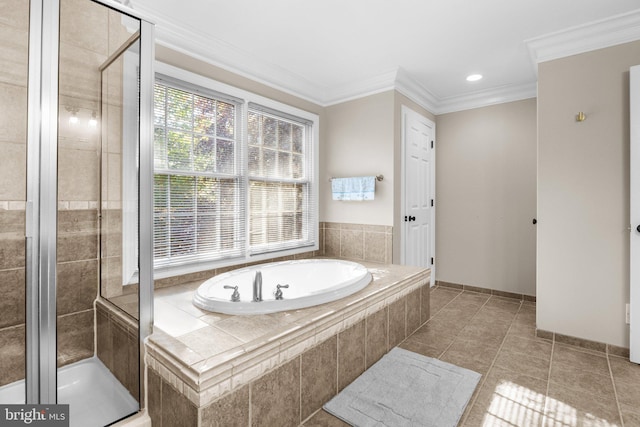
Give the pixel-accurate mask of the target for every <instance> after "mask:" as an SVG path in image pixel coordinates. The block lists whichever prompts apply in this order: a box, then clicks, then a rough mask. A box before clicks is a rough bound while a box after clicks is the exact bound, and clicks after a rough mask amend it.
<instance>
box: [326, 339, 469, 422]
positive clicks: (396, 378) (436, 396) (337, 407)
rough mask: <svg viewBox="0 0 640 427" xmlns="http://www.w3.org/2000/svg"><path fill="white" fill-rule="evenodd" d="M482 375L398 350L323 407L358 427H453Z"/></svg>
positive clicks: (395, 349) (390, 353)
mask: <svg viewBox="0 0 640 427" xmlns="http://www.w3.org/2000/svg"><path fill="white" fill-rule="evenodd" d="M480 378H481V375H480V374H479V373H477V372H474V371H470V370H468V369H464V368H460V367H458V366H455V365H451V364H449V363H445V362H442V361H440V360H437V359H433V358H431V357H426V356H422V355H420V354H417V353H414V352H412V351H408V350H404V349H401V348H394V349H393V350H391V351H390V352H389V353H387V354H386V355H385V356H384V357H383V358H382V359H380V360H379V361H378V362H377V363H376V364H374V365H373V366H372V367H370V368H369V369H367V370H366V371H365V372H364V373H363V374H362V375H360V376H359V377H358V378H357V379H356V380H355V381H354V382H352V383H351V384H349V385H348V386H347V387H346V388H345V389H344V390H342V391H341V392H340V393H339V394H338V395H337V396H335V397H334V398H333V399H331V400H330V401H329V402H327V403H326V404H325V405H324V409H325V410H326V411H327V412H329V413H331V414H333V415H335V416H336V417H338V418H340V419H341V420H343V421H345V422H347V423H349V424H351V425H353V426H357V427H367V426H393V427H396V426H398V427H400V426H424V427H449V426H451V427H455V426H456V425H458V421H459V420H460V417H461V416H462V414H463V412H464V409H465V407H466V406H467V404H468V403H469V399H471V396H472V394H473V391H474V390H475V388H476V386H477V385H478V382H479V381H480Z"/></svg>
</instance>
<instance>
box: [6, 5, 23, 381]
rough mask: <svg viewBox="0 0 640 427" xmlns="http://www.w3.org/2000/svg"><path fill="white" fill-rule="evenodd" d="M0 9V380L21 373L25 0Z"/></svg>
mask: <svg viewBox="0 0 640 427" xmlns="http://www.w3.org/2000/svg"><path fill="white" fill-rule="evenodd" d="M2 10H3V11H2V13H0V111H1V112H2V114H0V153H2V154H1V155H0V295H2V298H0V343H2V353H0V386H2V385H4V384H8V383H11V382H13V381H16V380H19V379H21V378H23V377H24V370H25V366H24V348H25V339H24V334H25V326H24V322H25V294H24V291H25V270H24V267H25V200H26V172H25V171H26V163H27V160H26V159H27V156H26V146H27V144H26V143H27V72H28V66H27V64H28V53H27V46H28V41H29V34H28V31H29V2H27V1H24V0H11V1H3V2H2Z"/></svg>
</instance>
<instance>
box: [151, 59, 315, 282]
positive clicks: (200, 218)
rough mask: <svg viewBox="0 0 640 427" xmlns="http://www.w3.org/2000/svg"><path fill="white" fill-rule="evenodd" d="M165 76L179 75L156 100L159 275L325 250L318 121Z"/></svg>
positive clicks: (162, 85)
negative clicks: (321, 235) (320, 245)
mask: <svg viewBox="0 0 640 427" xmlns="http://www.w3.org/2000/svg"><path fill="white" fill-rule="evenodd" d="M160 68H161V69H163V70H167V71H170V72H171V74H170V75H171V76H173V77H169V76H167V75H165V74H164V73H165V71H161V72H162V73H163V74H162V75H157V76H156V86H155V100H154V101H155V107H154V108H155V135H154V144H155V145H154V149H155V153H154V161H155V166H154V169H155V176H154V205H155V206H154V256H155V260H154V261H155V267H156V268H158V269H159V270H158V271H159V272H160V275H161V276H165V275H171V274H181V272H188V271H198V270H202V269H203V268H211V267H212V266H214V265H215V266H220V265H231V264H237V263H241V262H246V261H252V260H258V259H267V258H270V257H273V256H278V255H288V254H293V253H299V252H303V251H308V250H312V249H313V248H314V247H316V248H317V245H318V242H317V236H318V206H317V198H318V195H317V187H318V185H317V170H316V168H317V167H316V164H317V135H318V130H317V120H318V119H317V116H316V115H314V114H311V113H307V112H304V111H301V110H297V109H295V108H293V107H289V106H286V105H284V104H280V103H278V102H275V101H272V100H269V99H267V98H263V97H260V96H258V95H254V94H251V93H249V92H246V91H242V90H239V89H237V88H233V87H230V86H226V85H223V84H221V83H218V82H213V81H211V80H208V79H206V78H203V77H201V76H197V75H193V74H191V73H188V72H185V71H183V70H177V69H174V68H172V67H169V66H166V65H164V66H161V67H160ZM175 76H180V78H179V79H177V78H176V77H175ZM227 92H228V93H227ZM277 252H280V254H278V253H277ZM172 272H173V273H172Z"/></svg>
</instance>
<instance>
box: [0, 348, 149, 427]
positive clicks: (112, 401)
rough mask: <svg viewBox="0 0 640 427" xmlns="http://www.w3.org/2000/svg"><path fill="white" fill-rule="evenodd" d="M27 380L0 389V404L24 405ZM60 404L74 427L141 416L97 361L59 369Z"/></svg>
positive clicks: (112, 376)
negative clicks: (64, 406)
mask: <svg viewBox="0 0 640 427" xmlns="http://www.w3.org/2000/svg"><path fill="white" fill-rule="evenodd" d="M24 396H25V391H24V380H20V381H16V382H14V383H11V384H7V385H5V386H2V387H0V403H2V404H10V405H11V404H14V405H16V404H17V405H19V404H24ZM58 403H63V404H69V412H70V414H69V419H70V426H71V427H102V426H106V425H109V424H112V423H114V422H116V421H118V420H120V419H122V418H125V417H127V416H129V415H132V414H134V413H136V412H138V409H139V406H138V402H137V401H136V400H135V399H134V398H133V396H131V394H130V393H129V392H128V391H127V389H126V388H125V387H124V386H123V385H122V384H120V382H119V381H118V380H117V379H116V377H115V376H114V375H113V374H112V373H111V372H110V371H109V369H107V367H106V366H104V365H103V364H102V362H101V361H100V359H98V358H97V357H95V356H94V357H91V358H89V359H85V360H81V361H80V362H76V363H72V364H70V365H67V366H64V367H62V368H60V369H58Z"/></svg>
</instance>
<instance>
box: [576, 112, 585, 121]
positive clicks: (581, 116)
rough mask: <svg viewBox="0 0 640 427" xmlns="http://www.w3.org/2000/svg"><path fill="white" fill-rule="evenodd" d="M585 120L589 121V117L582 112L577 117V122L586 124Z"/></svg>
mask: <svg viewBox="0 0 640 427" xmlns="http://www.w3.org/2000/svg"><path fill="white" fill-rule="evenodd" d="M585 120H587V115H586V114H585V113H583V112H582V111H580V112H579V113H578V114H577V115H576V122H584V121H585Z"/></svg>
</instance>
